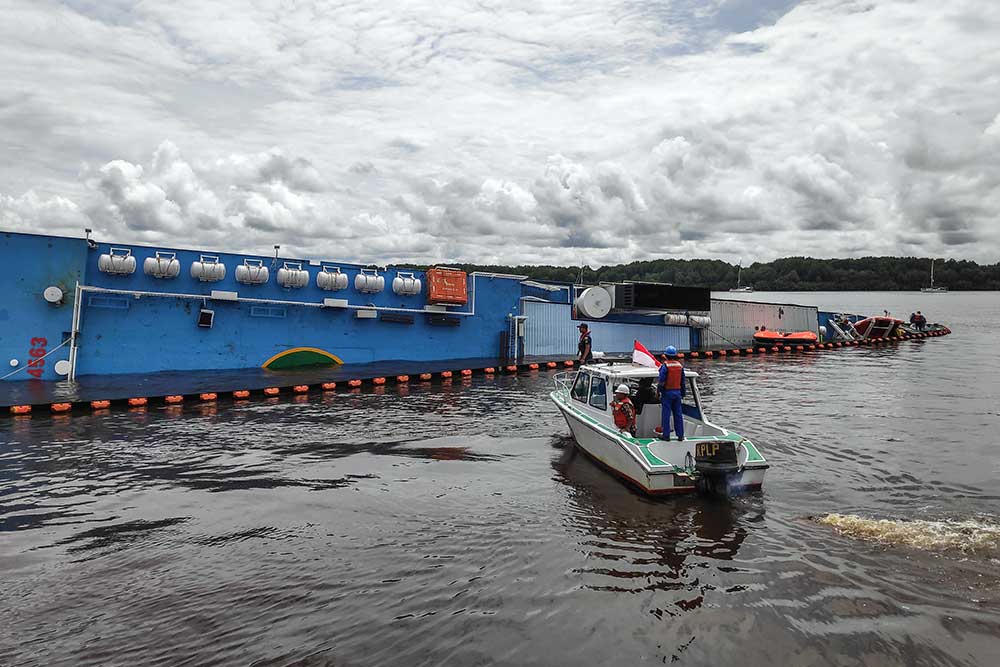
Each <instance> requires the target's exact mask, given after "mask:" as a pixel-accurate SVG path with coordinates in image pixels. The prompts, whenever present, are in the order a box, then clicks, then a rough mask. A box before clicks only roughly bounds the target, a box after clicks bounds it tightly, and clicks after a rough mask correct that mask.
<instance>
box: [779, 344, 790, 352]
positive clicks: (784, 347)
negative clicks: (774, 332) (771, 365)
mask: <svg viewBox="0 0 1000 667" xmlns="http://www.w3.org/2000/svg"><path fill="white" fill-rule="evenodd" d="M781 351H782V352H791V351H792V348H791V347H789V346H788V345H782V346H781Z"/></svg>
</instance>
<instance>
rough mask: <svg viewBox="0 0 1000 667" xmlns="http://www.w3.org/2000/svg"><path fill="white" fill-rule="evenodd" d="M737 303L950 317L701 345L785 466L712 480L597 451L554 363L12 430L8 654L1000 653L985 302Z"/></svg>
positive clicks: (713, 407)
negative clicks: (637, 466)
mask: <svg viewBox="0 0 1000 667" xmlns="http://www.w3.org/2000/svg"><path fill="white" fill-rule="evenodd" d="M747 296H748V297H750V298H754V299H761V300H768V301H789V302H798V303H819V304H820V305H821V306H823V307H829V308H843V309H845V310H850V311H854V312H881V311H882V310H883V309H889V310H890V311H893V312H894V313H895V314H897V315H904V316H906V315H908V314H909V312H910V311H911V310H914V309H917V308H920V309H921V310H923V311H924V313H925V314H926V315H927V316H928V318H929V319H930V320H931V321H935V320H938V321H941V322H944V323H947V324H948V325H949V326H951V328H952V329H953V330H954V334H952V335H951V336H947V337H944V338H939V339H933V340H925V341H910V342H905V343H901V344H900V345H898V346H897V347H890V348H884V349H867V348H865V349H849V350H841V351H830V352H824V353H814V354H802V355H793V356H786V357H783V358H780V359H779V358H776V357H772V356H768V357H764V358H748V359H744V358H736V359H727V360H718V361H708V362H701V363H698V362H692V363H691V365H692V366H694V367H696V368H697V370H698V371H699V372H701V373H702V374H703V376H704V377H703V386H704V389H703V392H704V393H705V395H706V396H705V398H706V402H707V408H708V412H709V415H710V416H711V417H712V418H713V419H714V420H715V421H717V422H719V423H721V424H724V425H728V426H730V427H732V428H734V429H736V430H738V431H740V432H742V433H745V434H746V435H748V436H749V437H751V438H752V439H754V440H755V441H756V442H757V443H758V444H759V446H760V448H761V450H762V451H763V452H764V454H765V455H766V456H767V457H768V458H769V459H770V462H771V464H772V468H771V470H770V471H769V472H768V475H769V476H768V478H767V480H766V481H765V485H764V490H763V492H761V493H760V494H755V495H749V496H744V497H740V498H735V499H730V500H707V499H702V498H697V497H691V498H680V499H667V500H655V501H654V500H648V499H646V498H644V497H641V496H639V495H637V494H635V493H633V492H632V491H630V490H629V489H628V488H626V487H624V486H623V485H622V484H620V483H619V482H618V481H616V480H615V479H613V478H611V477H610V476H609V475H607V474H606V473H605V472H603V471H602V470H600V469H598V468H596V467H595V466H594V464H592V463H591V462H590V461H589V460H588V459H586V458H584V457H583V456H582V455H581V454H579V453H578V452H577V451H576V450H575V448H574V446H573V442H572V440H571V439H570V438H569V437H568V429H567V427H566V425H565V423H564V422H562V421H561V420H560V417H559V415H558V413H557V411H556V410H555V409H554V407H553V406H552V405H551V404H550V403H549V401H548V398H547V392H548V391H549V385H550V378H549V376H548V375H547V374H546V373H541V374H536V375H532V376H520V377H501V378H497V379H496V380H492V381H487V380H485V379H479V378H477V379H475V380H473V381H471V382H468V383H465V384H463V383H462V382H460V381H455V382H454V384H451V385H444V386H443V385H440V384H434V385H420V384H416V385H414V386H412V387H410V388H409V389H408V390H407V389H398V388H395V387H390V388H386V389H385V391H384V392H381V393H374V392H372V391H371V390H366V391H365V392H362V393H358V394H346V393H338V394H335V395H330V396H309V397H308V398H303V399H302V400H301V401H296V400H291V399H287V398H283V399H281V400H274V401H273V402H271V403H264V402H254V403H247V404H245V405H244V406H227V405H220V406H218V407H217V408H212V407H201V406H187V407H184V408H182V409H176V410H169V409H163V408H150V409H149V410H146V411H138V412H135V411H133V412H126V411H116V412H112V413H110V414H107V415H104V416H89V415H83V416H73V417H67V418H52V417H47V416H46V417H34V418H31V419H18V420H14V419H4V420H2V421H0V579H2V582H3V583H2V586H0V664H2V665H46V666H50V665H140V664H141V665H338V666H346V665H440V664H449V665H451V664H453V665H487V664H503V665H573V666H579V665H618V664H622V665H624V664H630V665H631V664H663V663H667V664H672V663H678V664H682V665H707V664H714V665H728V664H735V663H739V664H742V665H991V666H992V665H997V664H1000V580H998V576H1000V449H998V446H1000V445H998V438H997V433H998V431H1000V343H998V340H1000V338H998V332H1000V296H998V295H997V294H985V293H984V294H958V293H955V294H948V295H927V296H921V295H920V294H877V293H871V294H792V295H780V294H756V295H747ZM595 347H597V348H600V344H599V341H597V342H595Z"/></svg>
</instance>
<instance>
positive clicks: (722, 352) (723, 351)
mask: <svg viewBox="0 0 1000 667" xmlns="http://www.w3.org/2000/svg"><path fill="white" fill-rule="evenodd" d="M727 354H728V352H726V351H725V350H719V356H720V357H724V356H726V355H727Z"/></svg>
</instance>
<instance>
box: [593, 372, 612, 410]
mask: <svg viewBox="0 0 1000 667" xmlns="http://www.w3.org/2000/svg"><path fill="white" fill-rule="evenodd" d="M590 405H591V407H594V408H597V409H598V410H607V409H608V387H607V385H606V384H605V382H604V378H599V377H595V378H594V381H593V382H591V383H590Z"/></svg>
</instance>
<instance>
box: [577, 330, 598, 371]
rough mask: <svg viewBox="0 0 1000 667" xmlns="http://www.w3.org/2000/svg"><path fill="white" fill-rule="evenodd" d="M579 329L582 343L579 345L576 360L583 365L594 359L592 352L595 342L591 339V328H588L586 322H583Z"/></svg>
mask: <svg viewBox="0 0 1000 667" xmlns="http://www.w3.org/2000/svg"><path fill="white" fill-rule="evenodd" d="M577 329H579V330H580V343H579V344H578V345H577V352H578V354H577V358H576V360H577V361H578V362H579V363H581V364H586V363H588V362H589V361H590V360H591V359H593V358H594V355H593V351H592V350H591V348H592V347H593V345H594V342H593V340H591V338H590V327H589V326H587V323H586V322H581V323H580V326H578V327H577Z"/></svg>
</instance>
